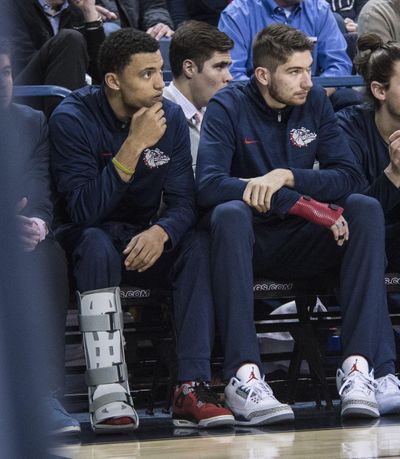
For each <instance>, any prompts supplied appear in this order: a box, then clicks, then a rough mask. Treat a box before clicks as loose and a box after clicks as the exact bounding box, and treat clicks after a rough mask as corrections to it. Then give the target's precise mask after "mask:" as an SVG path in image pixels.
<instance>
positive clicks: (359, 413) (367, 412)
mask: <svg viewBox="0 0 400 459" xmlns="http://www.w3.org/2000/svg"><path fill="white" fill-rule="evenodd" d="M341 415H342V417H343V418H378V417H379V411H378V407H377V406H376V407H373V406H368V405H366V404H364V403H349V404H347V405H346V406H345V407H344V408H343V406H342V410H341Z"/></svg>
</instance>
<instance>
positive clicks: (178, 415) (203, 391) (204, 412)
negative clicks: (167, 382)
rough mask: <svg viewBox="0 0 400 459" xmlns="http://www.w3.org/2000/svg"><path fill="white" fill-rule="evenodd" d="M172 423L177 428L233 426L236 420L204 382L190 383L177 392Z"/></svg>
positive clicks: (184, 384)
mask: <svg viewBox="0 0 400 459" xmlns="http://www.w3.org/2000/svg"><path fill="white" fill-rule="evenodd" d="M172 421H173V423H174V425H175V426H176V427H192V428H193V427H203V428H209V427H219V426H233V425H234V424H235V418H234V417H233V414H232V413H231V411H229V410H228V409H226V408H224V407H223V406H222V405H221V403H220V401H219V399H218V396H217V395H216V394H215V393H214V392H213V391H212V390H211V389H210V387H209V386H208V385H207V384H206V383H204V382H195V381H189V382H185V383H183V384H181V385H180V386H178V387H177V388H176V390H175V394H174V401H173V404H172Z"/></svg>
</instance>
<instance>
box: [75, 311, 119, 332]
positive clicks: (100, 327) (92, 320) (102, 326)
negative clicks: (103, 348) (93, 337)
mask: <svg viewBox="0 0 400 459" xmlns="http://www.w3.org/2000/svg"><path fill="white" fill-rule="evenodd" d="M78 319H79V327H80V330H81V332H82V333H85V332H100V331H105V332H114V331H117V330H122V329H123V328H124V315H123V313H122V312H107V313H106V314H101V315H98V316H95V315H93V316H91V315H83V314H80V315H79V316H78Z"/></svg>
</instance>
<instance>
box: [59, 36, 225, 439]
mask: <svg viewBox="0 0 400 459" xmlns="http://www.w3.org/2000/svg"><path fill="white" fill-rule="evenodd" d="M99 66H100V70H101V72H102V75H103V78H104V80H103V84H102V86H100V87H98V86H92V87H87V88H84V89H81V90H78V91H76V92H74V93H72V94H71V95H70V96H69V97H67V98H66V99H65V100H64V101H63V102H62V103H61V104H60V106H59V107H58V108H57V109H56V111H55V112H54V114H53V116H52V117H51V119H50V132H51V140H52V159H53V171H54V176H55V181H56V185H57V188H58V191H59V193H60V194H61V196H62V198H63V200H64V203H65V211H66V212H65V215H64V219H63V223H62V224H60V226H59V227H58V229H57V232H56V234H57V237H58V238H59V240H60V241H61V242H62V244H63V246H64V247H65V248H66V251H67V254H68V255H69V257H70V259H71V261H72V266H73V273H74V277H75V280H76V284H77V288H78V290H79V291H80V292H81V293H80V295H79V296H80V305H79V306H80V316H81V317H80V320H81V330H82V332H83V333H84V344H85V351H86V361H87V367H88V370H87V382H88V385H89V397H90V411H91V421H92V425H93V428H94V429H96V430H101V429H103V430H104V429H134V428H136V427H137V426H138V422H139V421H138V418H137V414H136V412H135V411H134V409H133V404H132V399H131V397H130V393H129V386H128V382H127V369H126V365H125V361H124V352H123V342H122V340H123V337H122V323H121V306H120V303H119V295H118V286H119V285H120V284H121V282H123V281H125V282H127V283H129V284H130V285H132V284H134V285H139V286H143V287H146V286H154V285H156V286H165V285H170V282H169V281H170V280H171V279H172V282H173V294H174V305H175V308H176V310H177V311H180V310H184V309H185V308H187V307H190V308H193V309H194V310H196V311H201V310H202V309H203V302H204V301H207V298H208V296H207V289H208V284H207V280H208V278H209V265H208V258H207V253H206V251H204V250H203V249H202V243H201V240H200V239H199V238H195V237H193V236H192V235H191V234H190V233H188V234H187V235H186V234H185V233H187V231H188V230H189V229H190V228H191V227H192V226H193V225H194V224H195V222H196V213H195V205H194V180H193V171H192V158H191V154H190V142H189V132H188V126H187V122H186V119H185V117H184V115H183V113H182V110H181V109H180V107H179V106H177V105H176V104H174V103H172V102H170V101H168V100H164V101H163V98H162V94H163V88H164V82H163V75H162V66H163V60H162V57H161V54H160V51H159V44H158V42H157V41H156V40H155V39H154V38H152V37H151V36H150V35H148V34H146V33H145V32H138V31H134V30H133V29H121V30H119V31H117V32H115V33H113V34H111V35H110V36H109V37H108V38H107V39H106V40H105V42H104V44H103V46H102V48H101V50H100V55H99ZM161 198H162V199H163V202H164V204H165V205H164V207H163V209H162V211H161V212H160V213H159V207H160V202H161ZM195 327H196V324H194V323H193V322H191V321H190V318H188V317H186V318H185V324H184V328H185V329H186V330H188V333H192V338H193V341H194V340H195V339H194V336H193V332H190V330H192V329H193V328H195ZM206 327H208V328H209V324H208V323H206ZM200 332H201V333H205V332H203V331H202V330H200ZM189 347H190V346H189ZM196 350H197V352H199V348H198V347H197V348H196ZM186 351H187V349H182V352H184V353H185V352H186ZM198 358H199V359H200V358H201V355H199V356H198ZM192 364H193V365H196V362H194V363H193V362H191V361H188V360H185V359H183V360H182V361H181V362H180V372H181V374H184V373H185V371H186V368H187V367H188V366H190V365H192ZM183 377H184V379H183V380H184V381H186V380H187V378H186V377H185V376H183ZM193 390H194V389H193ZM196 391H197V392H196V393H197V395H198V394H200V395H199V398H197V399H195V398H194V397H195V396H196V394H195V393H193V400H196V401H195V403H199V404H200V408H202V409H203V408H204V409H205V413H204V411H202V415H201V418H200V419H197V420H196V422H197V421H203V424H204V425H206V426H210V425H212V424H213V423H217V424H218V423H221V422H223V423H228V424H233V416H232V414H231V413H230V412H229V411H228V410H226V409H224V408H222V407H220V406H219V405H218V401H217V400H216V398H215V397H214V398H213V397H211V396H210V395H209V389H208V387H206V386H201V388H199V390H197V388H196Z"/></svg>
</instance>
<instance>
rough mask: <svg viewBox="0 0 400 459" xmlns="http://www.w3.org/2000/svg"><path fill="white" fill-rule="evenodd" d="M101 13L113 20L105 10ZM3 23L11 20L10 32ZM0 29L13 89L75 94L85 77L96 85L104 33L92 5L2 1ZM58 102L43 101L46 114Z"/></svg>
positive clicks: (83, 0)
mask: <svg viewBox="0 0 400 459" xmlns="http://www.w3.org/2000/svg"><path fill="white" fill-rule="evenodd" d="M101 12H102V13H104V15H105V16H106V17H111V15H108V12H107V10H104V9H102V10H101ZM6 18H10V19H12V21H13V26H12V27H11V26H9V24H8V23H5V19H6ZM0 29H1V30H2V33H3V34H4V35H5V36H7V38H9V39H10V41H11V42H12V45H13V72H14V75H15V83H16V84H51V85H59V86H64V87H66V88H68V89H77V88H80V87H82V86H84V85H85V74H86V72H87V71H88V72H89V74H90V75H91V76H92V77H93V78H94V79H97V64H96V57H97V51H98V48H99V46H100V44H101V43H102V41H103V40H104V30H103V25H102V21H101V18H100V13H99V11H98V9H97V8H96V7H95V0H70V1H67V0H4V1H3V2H2V15H1V17H0ZM66 69H68V71H66ZM48 99H49V98H48ZM58 102H59V99H55V98H51V99H50V100H47V101H46V105H45V110H46V112H47V114H49V113H51V111H52V110H53V109H54V107H55V106H56V105H57V103H58Z"/></svg>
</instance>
